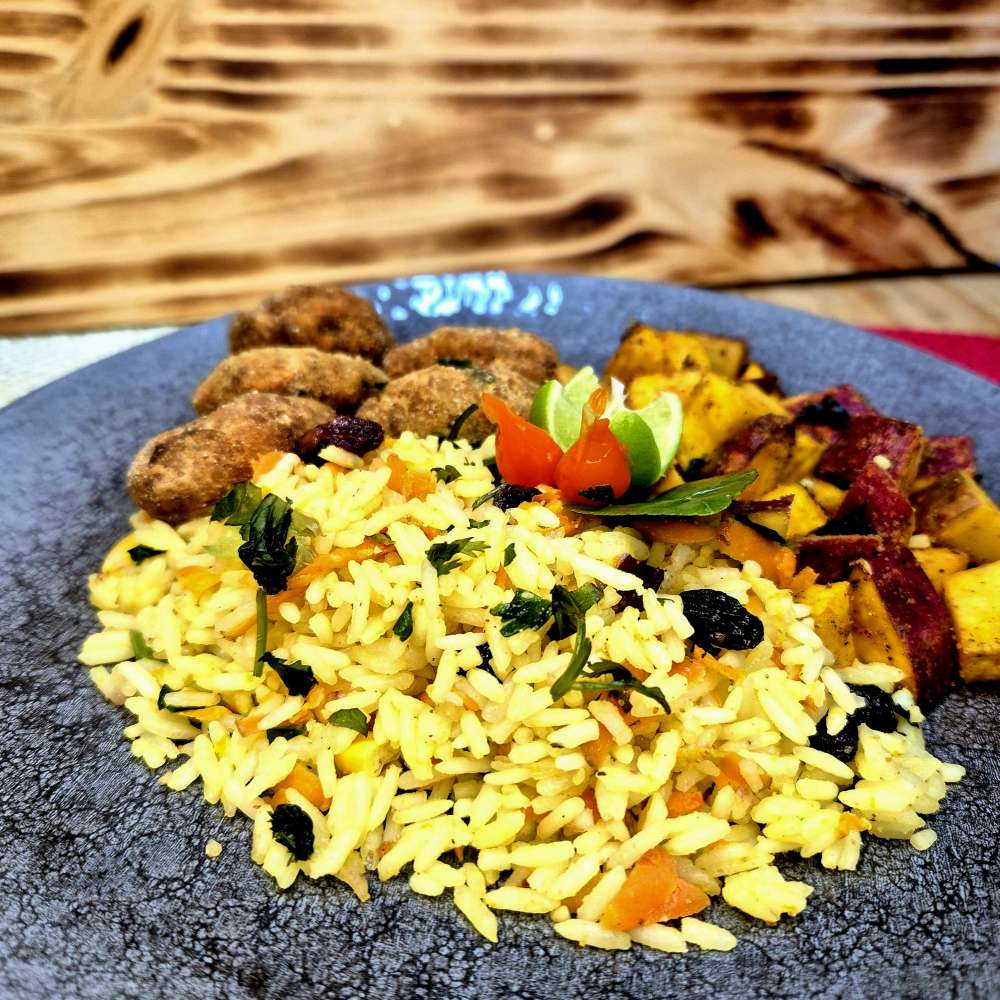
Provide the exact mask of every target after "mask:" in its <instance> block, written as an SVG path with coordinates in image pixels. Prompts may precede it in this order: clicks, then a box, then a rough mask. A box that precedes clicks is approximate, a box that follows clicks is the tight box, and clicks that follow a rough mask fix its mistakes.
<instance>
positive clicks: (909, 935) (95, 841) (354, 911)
mask: <svg viewBox="0 0 1000 1000" xmlns="http://www.w3.org/2000/svg"><path fill="white" fill-rule="evenodd" d="M361 291H362V292H363V293H364V294H365V295H368V296H370V297H371V298H373V299H374V300H375V301H376V302H378V303H379V305H380V308H381V309H382V311H383V313H384V314H385V315H386V317H387V318H388V319H389V320H390V322H391V323H392V325H393V327H394V329H395V331H396V333H397V335H398V336H399V337H401V338H408V337H412V336H414V335H417V334H420V333H424V332H426V331H427V330H429V329H431V328H433V327H434V326H436V325H439V324H440V323H442V322H445V321H454V322H458V323H479V324H481V323H484V322H487V323H490V324H494V325H501V324H515V323H516V324H519V325H521V326H524V327H527V328H528V329H533V330H537V331H538V332H540V333H542V334H544V335H545V336H547V337H550V338H551V339H553V340H554V341H556V342H557V344H558V345H559V348H560V350H561V352H562V353H563V355H564V356H565V357H566V359H567V360H569V361H571V362H575V363H582V362H591V363H593V364H597V365H599V364H601V363H603V362H604V361H605V360H606V359H607V357H608V355H609V354H610V353H611V351H612V350H613V349H614V346H615V344H616V342H617V339H618V335H619V333H620V332H621V331H622V329H623V328H624V327H625V325H626V323H627V322H628V321H630V320H632V319H634V318H640V319H643V320H645V321H647V322H650V323H652V324H655V325H659V326H673V327H682V328H683V327H691V328H697V329H702V330H708V331H715V332H719V333H732V334H736V335H738V336H741V337H746V338H748V339H749V340H750V341H751V343H752V346H753V353H754V355H755V357H758V358H760V360H762V361H763V362H764V363H765V364H766V365H767V366H768V367H770V368H773V369H774V370H776V371H777V372H778V373H779V374H780V375H781V378H782V380H783V382H784V385H785V387H786V388H787V389H788V390H790V391H799V390H805V389H810V388H813V389H818V388H820V387H823V386H826V385H829V384H831V383H835V382H853V383H854V384H855V385H857V386H858V387H859V388H860V389H861V391H862V392H863V393H865V395H867V396H868V397H869V398H870V399H871V400H873V401H874V402H875V403H876V404H877V405H879V406H880V407H881V408H883V409H884V410H885V411H886V412H888V413H890V414H892V415H894V416H898V417H903V418H906V419H909V420H916V421H919V422H921V423H922V424H924V426H925V427H926V428H927V429H928V431H929V432H931V433H942V432H951V433H966V432H971V433H972V434H973V435H975V437H976V444H977V450H978V455H979V460H980V468H982V469H983V470H984V472H985V478H986V484H987V487H988V488H991V489H992V491H993V493H994V494H995V495H996V494H997V493H998V492H1000V491H998V489H997V487H998V486H1000V442H998V436H997V431H996V427H997V418H998V417H1000V389H998V388H996V387H994V386H991V385H989V384H988V383H986V382H984V381H982V380H980V379H978V378H976V377H974V376H973V375H970V374H968V373H966V372H964V371H961V370H959V369H957V368H954V367H952V366H950V365H947V364H945V363H943V362H940V361H936V360H934V359H932V358H930V357H928V356H926V355H923V354H920V353H917V352H915V351H913V350H910V349H909V348H906V347H903V346H900V345H898V344H895V343H890V342H888V341H884V340H880V339H877V338H875V337H873V336H870V335H868V334H865V333H861V332H859V331H857V330H853V329H849V328H847V327H843V326H838V325H836V324H834V323H829V322H825V321H823V320H819V319H814V318H811V317H808V316H805V315H802V314H799V313H794V312H788V311H784V310H781V309H776V308H773V307H770V306H765V305H759V304H757V303H753V302H747V301H743V300H741V299H738V298H727V297H723V296H719V295H710V294H706V293H702V292H695V291H689V290H685V289H679V288H667V287H663V286H660V285H649V284H638V283H631V282H625V281H600V280H595V279H590V278H567V277H550V276H542V275H536V276H526V275H525V276H515V275H509V276H508V275H506V274H504V273H502V272H494V273H489V274H478V275H452V276H441V277H430V276H428V277H422V278H411V279H405V280H400V281H396V282H392V283H388V284H385V285H368V286H364V287H363V288H362V289H361ZM225 329H226V322H225V320H217V321H215V322H212V323H207V324H205V325H202V326H197V327H193V328H191V329H187V330H183V331H181V332H179V333H177V334H175V335H174V336H171V337H168V338H166V339H164V340H161V341H158V342H155V343H152V344H148V345H145V346H143V347H139V348H136V349H134V350H132V351H129V352H127V353H125V354H121V355H119V356H117V357H114V358H111V359H109V360H107V361H103V362H101V363H100V364H97V365H94V366H93V367H91V368H87V369H85V370H83V371H81V372H78V373H76V374H74V375H71V376H69V377H68V378H65V379H63V380H62V381H60V382H57V383H55V384H53V385H51V386H49V387H47V388H45V389H43V390H41V391H39V392H36V393H34V394H33V395H31V396H28V397H27V398H25V399H22V400H19V401H18V402H16V403H14V404H13V405H12V406H10V407H8V408H7V409H6V410H4V411H3V412H2V413H0V453H2V455H3V459H4V466H3V478H2V481H0V490H2V503H0V518H2V526H3V530H2V532H0V548H2V551H3V556H4V566H5V567H6V574H5V577H6V578H5V580H4V584H3V586H2V588H0V644H2V649H0V657H2V660H0V690H2V699H3V700H2V705H3V719H4V723H3V729H2V738H0V792H2V802H3V804H2V818H0V852H2V854H0V856H2V858H3V861H4V868H5V874H4V877H3V883H4V892H3V896H2V899H0V954H2V955H3V959H4V960H3V962H2V967H0V991H2V993H3V995H4V996H10V997H253V996H266V997H306V996H320V995H325V996H338V997H340V996H343V997H367V996H373V997H379V998H380V1000H389V998H394V997H428V998H431V997H433V998H440V997H469V998H481V1000H489V998H502V997H546V998H549V1000H552V998H562V997H581V998H587V1000H592V998H609V1000H610V998H637V1000H639V998H641V1000H653V998H658V997H680V996H699V995H704V996H712V997H741V998H746V997H775V996H788V997H834V996H837V997H840V996H866V997H874V996H883V997H938V996H987V995H1000V994H998V992H997V990H998V987H997V965H998V962H1000V904H998V898H1000V895H998V892H997V871H998V868H1000V857H998V847H997V843H998V834H1000V816H998V812H1000V811H998V808H997V807H998V803H1000V796H998V794H997V783H998V781H1000V754H998V749H997V745H998V741H1000V697H998V694H997V691H996V689H995V688H992V689H991V688H979V689H976V690H970V689H960V690H958V691H956V692H955V693H954V694H952V695H950V696H949V697H948V698H947V699H946V700H945V702H944V704H943V705H941V707H940V708H939V709H937V710H936V711H935V712H934V713H933V715H932V716H931V719H930V721H929V723H928V727H927V728H928V734H929V736H928V739H929V742H930V745H931V746H932V748H933V749H934V750H935V752H937V753H938V754H940V755H941V756H943V757H944V758H945V759H947V760H952V761H958V762H960V763H962V764H964V765H965V766H966V767H967V768H968V770H969V775H968V778H967V779H966V781H965V782H964V783H963V784H962V785H961V786H960V787H959V788H957V789H955V790H953V792H952V793H951V794H950V795H949V797H948V799H947V802H946V804H945V806H944V809H943V810H942V812H941V813H940V815H938V816H937V817H935V818H934V820H933V826H934V828H935V829H936V830H937V832H938V834H939V837H940V839H939V840H938V843H937V845H936V846H935V847H934V848H933V849H932V850H931V851H929V852H927V853H926V854H917V853H916V852H914V851H912V850H911V849H910V848H909V846H908V845H907V844H905V843H903V844H894V843H886V842H881V841H880V842H876V843H871V844H869V846H868V847H867V848H866V849H865V851H864V854H863V857H862V862H861V866H860V868H859V870H858V871H857V872H856V873H851V874H840V873H838V874H834V873H829V872H824V871H822V870H821V869H820V868H819V866H818V865H813V864H810V863H805V862H798V863H790V864H788V865H787V866H786V868H787V870H789V871H790V872H792V873H793V874H794V876H795V877H798V878H804V879H806V880H807V881H809V882H810V883H812V884H813V885H814V886H815V887H816V891H815V892H814V894H813V896H812V898H811V899H810V902H809V906H808V907H807V908H806V910H805V912H804V913H803V914H802V916H801V917H800V918H798V919H797V920H786V921H784V922H783V923H782V924H781V925H780V926H779V927H777V928H775V929H767V928H765V927H763V926H761V925H758V924H754V923H752V922H751V921H749V920H743V919H742V918H741V917H740V916H739V914H737V913H735V912H733V911H730V910H727V909H726V908H725V907H724V906H721V905H718V906H713V908H712V910H711V911H710V913H709V917H710V918H711V919H716V920H718V921H719V922H720V923H721V924H723V925H725V926H726V927H729V928H731V929H732V930H733V931H735V932H736V933H737V934H738V935H739V937H740V938H741V941H740V944H739V946H738V947H737V948H736V950H735V951H733V952H730V953H728V954H718V953H707V952H706V953H698V952H691V953H689V954H687V955H683V956H670V955H662V954H658V953H655V952H650V951H646V950H644V949H641V948H636V949H634V950H633V951H631V952H627V953H620V952H614V953H607V952H595V951H590V950H581V949H577V948H575V947H573V946H571V945H570V944H569V943H567V942H565V941H563V940H562V939H560V938H558V937H556V936H555V935H554V934H553V932H552V930H551V928H550V927H549V925H548V923H547V922H546V921H544V920H541V919H529V918H510V917H503V918H501V921H500V922H501V942H500V944H499V945H497V946H490V945H488V944H486V943H485V942H483V941H482V940H480V939H478V938H476V937H475V936H474V935H473V934H472V933H471V931H470V929H469V928H468V926H467V925H466V924H465V922H464V920H463V919H462V918H461V917H460V916H459V915H458V914H457V913H456V911H455V910H454V909H453V908H452V906H451V904H450V903H449V902H446V901H445V900H443V899H442V900H434V899H427V898H424V897H418V896H414V895H412V894H411V893H410V891H409V889H408V888H407V886H406V883H405V881H402V880H397V881H395V882H393V883H391V884H389V885H379V884H377V883H376V884H374V885H373V887H372V889H373V891H372V896H373V898H372V901H371V902H370V903H369V904H367V905H362V904H360V903H358V902H356V900H355V899H354V897H353V895H352V894H351V893H350V892H349V891H348V890H347V889H346V888H345V887H344V886H342V885H341V884H340V883H337V882H335V881H333V880H327V881H324V882H322V883H319V884H315V883H310V884H303V883H300V884H298V885H296V886H295V887H294V888H293V889H292V890H291V891H289V892H286V893H280V892H278V891H276V889H275V887H274V885H273V883H272V882H271V880H270V879H269V878H268V877H267V876H266V875H264V874H263V873H262V872H261V871H260V870H259V869H257V868H255V867H254V866H253V865H251V864H250V862H249V860H248V857H247V852H248V841H249V829H248V824H247V823H245V822H243V821H241V820H236V821H225V820H224V819H223V817H222V815H221V812H220V810H219V809H218V808H214V807H209V806H207V805H205V804H204V803H203V801H202V799H201V797H200V795H199V794H198V792H197V791H196V790H193V789H192V790H190V791H188V792H187V793H185V794H181V795H178V794H175V793H172V792H171V793H168V792H167V791H166V790H165V789H164V788H163V786H162V785H159V784H157V782H156V780H155V778H154V776H153V775H152V774H151V773H150V772H149V771H148V770H147V769H146V768H145V767H144V766H143V765H141V764H139V763H137V762H136V761H134V760H133V759H132V757H131V756H130V755H129V752H128V748H127V744H126V743H125V742H124V741H123V740H122V738H121V736H120V733H121V730H122V726H123V720H124V713H123V712H121V711H119V710H116V709H114V708H112V707H111V706H109V705H107V704H106V703H105V702H104V701H103V700H102V699H101V698H100V697H99V695H98V694H97V692H96V691H95V690H94V689H93V688H92V687H91V686H90V682H89V681H88V679H87V677H86V674H85V672H84V671H83V669H82V668H81V667H80V666H78V665H77V664H76V663H75V661H74V655H75V653H76V651H77V649H78V648H79V645H80V642H81V641H82V639H83V637H84V636H85V635H86V634H87V632H88V631H89V630H90V629H91V628H92V627H93V618H92V614H91V612H90V609H89V608H88V606H87V599H86V577H87V574H88V573H90V572H92V571H94V570H95V569H96V568H97V567H98V565H99V563H100V560H101V555H102V553H103V552H104V551H105V549H106V548H107V547H108V546H109V545H110V544H111V543H112V542H113V541H114V540H115V539H116V538H118V537H119V536H120V535H121V534H122V533H123V531H124V529H125V526H126V517H127V515H128V514H129V512H130V509H131V503H130V500H129V498H128V495H127V494H126V492H125V489H124V483H123V480H124V473H125V469H126V466H127V465H128V462H129V460H130V458H131V456H132V455H133V453H134V452H135V451H136V449H137V448H138V447H139V445H140V444H141V443H142V442H143V441H144V440H145V439H146V438H148V437H149V436H151V435H152V434H155V433H157V432H158V431H160V430H162V429H163V428H165V427H169V426H172V425H174V424H177V423H180V422H181V421H183V420H186V419H189V418H190V416H191V411H190V404H189V399H190V395H191V390H192V389H193V388H194V386H195V385H196V384H197V383H198V381H199V380H200V379H201V378H202V377H203V376H204V375H205V373H206V372H208V370H209V369H210V368H211V367H212V365H213V364H214V363H215V362H216V361H217V360H218V359H219V358H220V357H222V355H223V354H224V352H225V345H224V333H225ZM210 837H216V838H217V839H218V840H220V841H221V842H222V843H223V844H224V845H225V852H224V853H223V855H222V857H221V858H219V859H218V860H216V861H208V860H206V858H205V856H204V853H203V849H204V845H205V842H206V841H207V840H208V839H209V838H210Z"/></svg>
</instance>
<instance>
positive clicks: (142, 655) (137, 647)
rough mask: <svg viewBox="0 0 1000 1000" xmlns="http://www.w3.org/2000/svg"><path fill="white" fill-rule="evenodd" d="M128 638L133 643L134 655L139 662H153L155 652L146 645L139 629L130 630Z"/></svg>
mask: <svg viewBox="0 0 1000 1000" xmlns="http://www.w3.org/2000/svg"><path fill="white" fill-rule="evenodd" d="M128 637H129V639H130V640H131V642H132V655H133V657H134V658H135V659H137V660H153V659H155V657H154V656H153V651H152V650H151V649H150V648H149V646H148V645H147V644H146V640H145V638H144V637H143V634H142V633H141V632H140V631H139V630H138V629H137V628H132V629H129V632H128Z"/></svg>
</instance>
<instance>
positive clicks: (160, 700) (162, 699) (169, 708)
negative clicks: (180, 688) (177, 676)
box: [156, 684, 189, 712]
mask: <svg viewBox="0 0 1000 1000" xmlns="http://www.w3.org/2000/svg"><path fill="white" fill-rule="evenodd" d="M173 693H174V689H173V688H168V687H167V685H166V684H161V685H160V693H159V694H158V695H157V696H156V707H157V708H158V709H159V710H160V711H161V712H187V711H189V710H188V709H186V708H175V707H174V706H173V705H168V704H167V695H168V694H173Z"/></svg>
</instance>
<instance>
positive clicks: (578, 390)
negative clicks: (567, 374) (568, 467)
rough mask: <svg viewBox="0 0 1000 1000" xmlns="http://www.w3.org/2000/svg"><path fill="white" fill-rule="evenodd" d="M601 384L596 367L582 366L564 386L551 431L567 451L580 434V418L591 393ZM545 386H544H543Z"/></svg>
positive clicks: (556, 405)
mask: <svg viewBox="0 0 1000 1000" xmlns="http://www.w3.org/2000/svg"><path fill="white" fill-rule="evenodd" d="M599 385H600V381H599V379H598V378H597V375H596V374H594V369H593V368H591V367H590V366H589V365H588V366H587V367H586V368H581V369H580V370H579V371H578V372H577V373H576V374H575V375H574V376H573V377H572V378H571V379H570V380H569V381H568V382H567V383H566V384H565V385H564V386H563V387H562V394H561V395H560V397H559V399H558V400H557V401H556V404H555V412H554V415H553V423H552V429H551V430H550V431H549V433H550V434H551V435H552V437H553V438H554V439H555V442H556V444H557V445H559V447H560V448H562V449H563V451H565V450H566V449H567V448H569V446H570V445H571V444H573V442H574V441H575V440H576V439H577V438H578V437H579V436H580V418H581V417H582V415H583V407H584V406H585V405H586V402H587V400H588V399H590V394H591V393H592V392H593V391H594V390H595V389H596V388H597V387H598V386H599ZM543 388H544V386H543Z"/></svg>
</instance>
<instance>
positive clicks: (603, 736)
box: [580, 722, 614, 768]
mask: <svg viewBox="0 0 1000 1000" xmlns="http://www.w3.org/2000/svg"><path fill="white" fill-rule="evenodd" d="M613 744H614V740H613V739H612V738H611V732H610V730H608V729H606V728H605V727H604V726H603V725H602V724H601V723H600V722H599V723H598V724H597V739H596V740H590V742H589V743H584V744H583V746H581V747H580V751H581V753H582V754H583V756H584V757H586V758H587V763H588V764H590V766H591V767H594V768H599V767H603V766H604V765H605V763H606V762H607V759H608V757H609V756H610V754H611V747H612V745H613Z"/></svg>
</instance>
